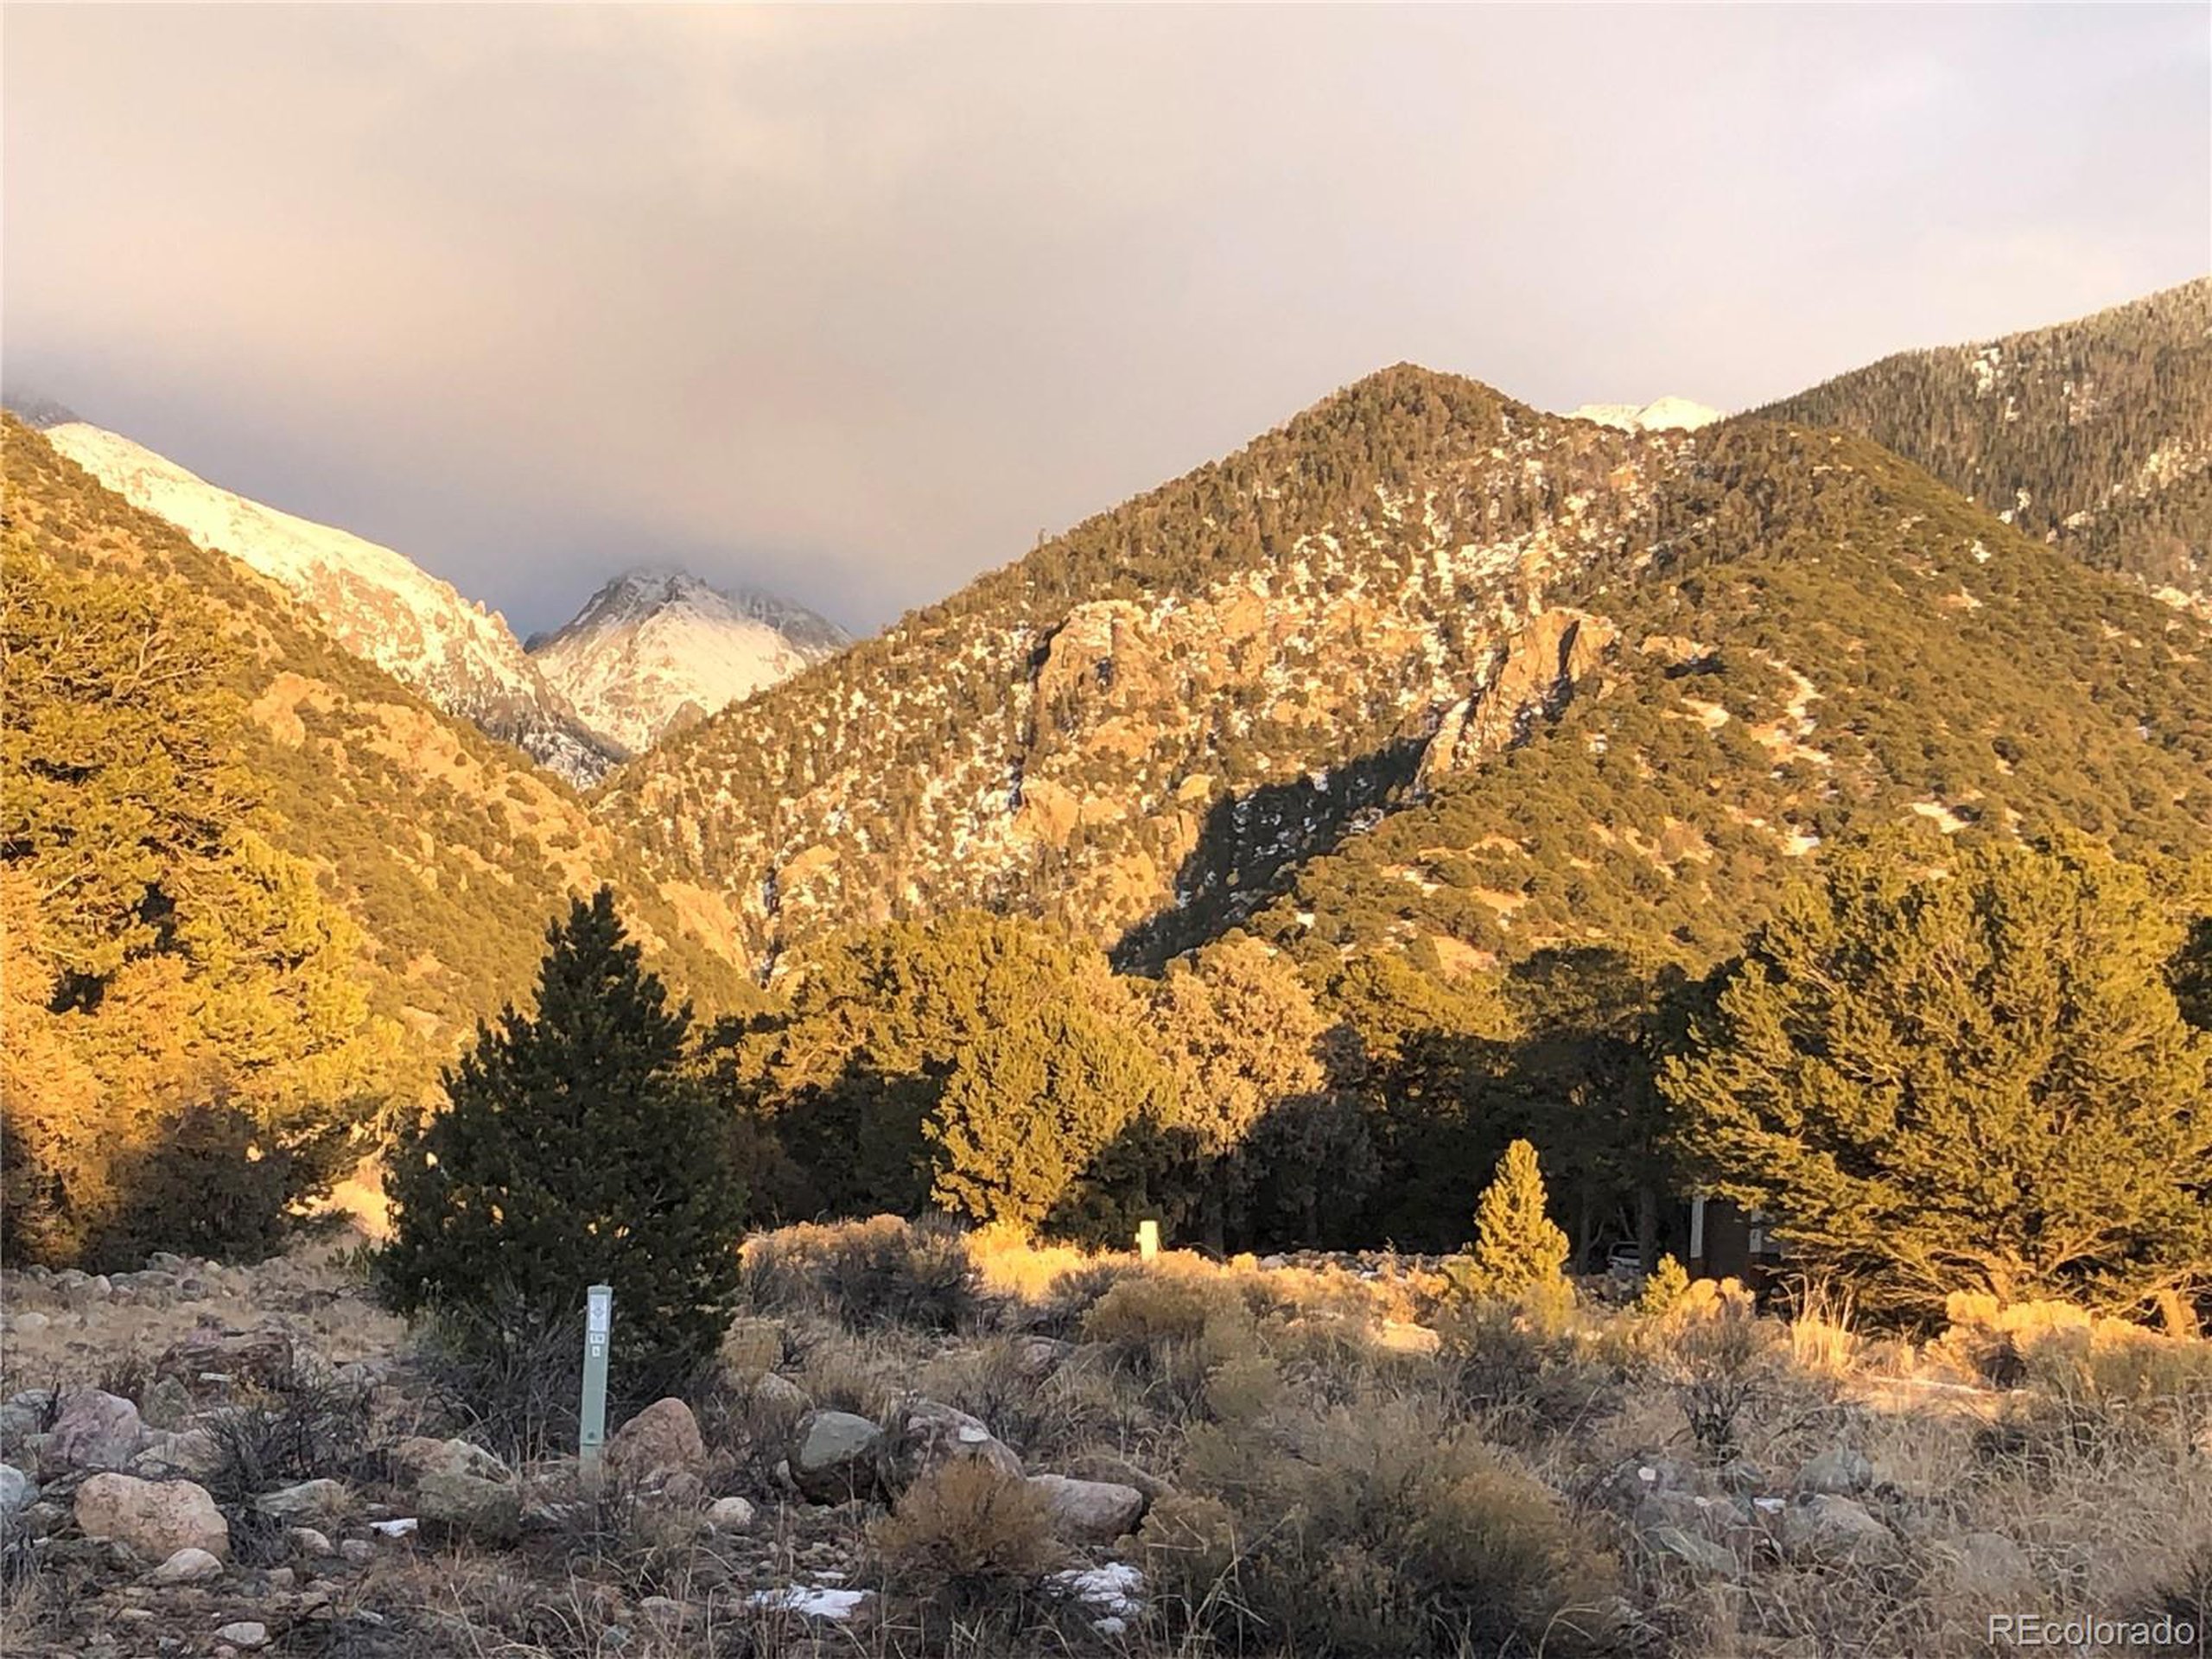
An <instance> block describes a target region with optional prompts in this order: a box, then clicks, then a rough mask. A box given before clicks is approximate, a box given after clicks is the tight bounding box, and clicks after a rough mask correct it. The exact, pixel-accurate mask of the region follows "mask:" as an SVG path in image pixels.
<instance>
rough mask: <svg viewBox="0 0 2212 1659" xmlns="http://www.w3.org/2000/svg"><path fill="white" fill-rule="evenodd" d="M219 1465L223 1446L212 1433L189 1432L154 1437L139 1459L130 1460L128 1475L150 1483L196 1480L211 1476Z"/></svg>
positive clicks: (205, 1430) (192, 1429) (208, 1431)
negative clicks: (180, 1478)
mask: <svg viewBox="0 0 2212 1659" xmlns="http://www.w3.org/2000/svg"><path fill="white" fill-rule="evenodd" d="M222 1462H223V1443H222V1441H221V1440H218V1439H217V1438H216V1436H215V1433H214V1431H213V1430H212V1429H206V1428H188V1429H186V1430H185V1431H184V1432H183V1433H181V1434H162V1433H156V1434H155V1435H153V1436H152V1437H151V1438H149V1440H148V1441H147V1443H146V1445H145V1446H144V1447H143V1449H141V1450H140V1452H139V1453H138V1455H137V1457H135V1458H133V1459H131V1460H130V1472H131V1473H132V1474H134V1475H143V1476H145V1477H146V1478H148V1479H149V1480H167V1479H169V1478H173V1477H175V1476H177V1475H182V1476H183V1477H185V1478H187V1479H188V1480H196V1479H198V1478H200V1477H201V1476H203V1475H212V1474H213V1473H214V1472H215V1471H216V1470H217V1469H219V1467H221V1466H222Z"/></svg>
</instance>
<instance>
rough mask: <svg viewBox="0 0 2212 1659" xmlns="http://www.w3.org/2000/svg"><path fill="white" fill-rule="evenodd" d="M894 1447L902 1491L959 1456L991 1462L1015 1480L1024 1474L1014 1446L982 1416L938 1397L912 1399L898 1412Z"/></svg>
mask: <svg viewBox="0 0 2212 1659" xmlns="http://www.w3.org/2000/svg"><path fill="white" fill-rule="evenodd" d="M898 1425H899V1427H898V1431H897V1434H896V1437H895V1439H894V1440H893V1445H892V1448H891V1471H892V1480H893V1484H894V1485H896V1486H897V1487H898V1488H899V1489H900V1490H901V1491H903V1490H904V1489H905V1488H906V1487H908V1486H911V1485H912V1484H914V1482H916V1481H917V1480H919V1479H920V1478H922V1477H923V1476H924V1475H925V1474H928V1473H929V1472H930V1471H931V1470H933V1469H937V1468H939V1467H941V1466H943V1465H945V1464H947V1463H950V1462H952V1461H954V1460H956V1459H963V1458H972V1459H976V1460H978V1461H980V1462H983V1463H988V1464H989V1465H991V1466H992V1467H993V1468H994V1469H996V1470H997V1471H999V1472H1000V1473H1001V1474H1003V1475H1006V1476H1008V1477H1010V1478H1013V1479H1014V1480H1020V1478H1021V1476H1022V1468H1021V1459H1020V1458H1019V1457H1017V1456H1016V1455H1015V1454H1014V1448H1013V1447H1011V1446H1007V1445H1006V1444H1004V1443H1003V1442H1002V1441H1001V1440H999V1439H998V1438H997V1437H996V1436H995V1435H994V1434H993V1433H991V1431H990V1430H989V1428H988V1427H986V1426H985V1425H984V1424H983V1422H982V1420H981V1419H979V1418H976V1417H971V1416H969V1414H967V1413H966V1412H964V1411H962V1410H960V1409H958V1408H957V1407H953V1406H948V1405H945V1404H944V1403H943V1402H939V1401H936V1400H924V1399H919V1398H917V1399H912V1400H909V1401H907V1402H906V1403H905V1404H904V1405H902V1406H901V1407H900V1408H899V1413H898Z"/></svg>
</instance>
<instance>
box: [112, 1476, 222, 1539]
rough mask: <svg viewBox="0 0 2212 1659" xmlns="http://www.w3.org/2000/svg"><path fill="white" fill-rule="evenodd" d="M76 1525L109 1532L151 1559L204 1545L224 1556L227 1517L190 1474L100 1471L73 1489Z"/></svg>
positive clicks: (205, 1489) (114, 1537)
mask: <svg viewBox="0 0 2212 1659" xmlns="http://www.w3.org/2000/svg"><path fill="white" fill-rule="evenodd" d="M76 1514H77V1525H78V1526H79V1528H80V1529H82V1530H83V1532H84V1534H85V1535H86V1537H88V1538H112V1539H114V1540H115V1541H117V1542H118V1543H121V1544H125V1545H128V1546H129V1547H130V1548H131V1549H133V1550H135V1551H137V1553H138V1554H141V1555H143V1556H146V1557H148V1558H149V1559H162V1558H166V1557H168V1556H170V1555H173V1554H175V1553H176V1552H177V1551H178V1550H180V1549H204V1550H206V1551H207V1553H208V1554H211V1555H213V1556H216V1557H218V1558H220V1559H227V1558H228V1557H229V1555H230V1553H231V1529H230V1523H229V1522H226V1521H225V1520H224V1519H223V1512H222V1511H221V1510H219V1509H217V1508H216V1507H215V1500H214V1499H213V1497H209V1496H208V1494H207V1488H206V1487H205V1486H196V1485H194V1484H193V1483H192V1482H190V1481H188V1480H165V1481H152V1480H139V1479H137V1478H134V1477H132V1476H130V1475H118V1474H112V1473H107V1474H98V1475H94V1476H93V1477H92V1478H91V1479H90V1480H88V1481H86V1483H85V1484H83V1485H81V1486H79V1488H78V1489H77V1505H76Z"/></svg>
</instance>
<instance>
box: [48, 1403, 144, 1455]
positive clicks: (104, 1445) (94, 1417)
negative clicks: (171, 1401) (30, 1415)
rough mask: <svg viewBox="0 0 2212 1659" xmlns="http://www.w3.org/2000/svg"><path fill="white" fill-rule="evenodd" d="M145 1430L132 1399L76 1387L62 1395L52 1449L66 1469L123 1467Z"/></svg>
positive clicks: (136, 1448)
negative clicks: (131, 1401) (130, 1400)
mask: <svg viewBox="0 0 2212 1659" xmlns="http://www.w3.org/2000/svg"><path fill="white" fill-rule="evenodd" d="M145 1432H146V1429H145V1425H144V1424H143V1423H141V1422H140V1421H138V1408H137V1407H136V1406H134V1405H132V1404H131V1403H130V1402H129V1401H128V1400H125V1399H124V1398H122V1397H121V1396H120V1395H112V1394H104V1393H102V1392H101V1391H100V1390H99V1389H72V1390H71V1391H70V1392H69V1393H68V1394H67V1395H66V1396H64V1398H63V1399H62V1402H61V1414H60V1416H59V1417H57V1418H55V1419H54V1440H53V1443H52V1445H51V1446H49V1447H48V1453H49V1455H50V1456H52V1457H53V1459H54V1461H55V1462H57V1463H58V1464H60V1465H61V1466H62V1467H63V1468H65V1469H120V1468H122V1467H123V1466H124V1465H125V1464H127V1463H129V1462H130V1459H131V1458H132V1457H133V1456H134V1455H136V1454H137V1450H138V1441H139V1440H140V1438H141V1437H142V1436H143V1434H144V1433H145Z"/></svg>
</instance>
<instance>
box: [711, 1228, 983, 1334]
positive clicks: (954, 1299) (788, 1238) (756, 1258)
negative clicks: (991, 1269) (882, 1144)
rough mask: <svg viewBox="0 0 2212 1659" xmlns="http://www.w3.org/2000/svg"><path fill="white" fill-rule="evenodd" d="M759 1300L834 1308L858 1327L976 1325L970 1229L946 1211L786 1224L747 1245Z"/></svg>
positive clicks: (778, 1305)
mask: <svg viewBox="0 0 2212 1659" xmlns="http://www.w3.org/2000/svg"><path fill="white" fill-rule="evenodd" d="M745 1284H746V1290H747V1294H748V1296H749V1297H750V1298H751V1300H753V1304H754V1305H755V1306H760V1307H766V1308H774V1309H780V1310H783V1311H786V1312H791V1311H799V1310H804V1311H810V1312H820V1313H828V1314H829V1315H830V1316H832V1317H833V1318H835V1319H836V1320H837V1322H838V1323H839V1324H841V1325H844V1326H845V1327H846V1328H847V1329H848V1330H851V1331H868V1330H874V1329H880V1328H883V1327H886V1326H893V1325H896V1326H903V1327H906V1328H908V1329H912V1330H917V1331H932V1332H950V1331H957V1330H960V1329H963V1328H965V1327H968V1326H970V1325H973V1324H974V1323H975V1322H976V1317H977V1313H978V1310H979V1306H980V1298H979V1296H978V1294H977V1287H976V1270H975V1268H974V1266H973V1264H972V1263H971V1262H970V1261H969V1255H968V1246H967V1239H966V1236H965V1235H964V1233H963V1231H962V1230H960V1229H959V1228H958V1227H957V1225H955V1224H952V1223H950V1222H949V1221H946V1220H944V1218H942V1217H923V1218H922V1219H920V1220H918V1221H904V1220H901V1219H900V1218H899V1217H897V1216H875V1217H870V1218H869V1219H868V1220H866V1221H848V1222H838V1223H834V1224H810V1225H802V1226H797V1227H786V1228H784V1229H782V1230H779V1231H778V1232H774V1233H771V1234H768V1235H766V1236H763V1237H760V1238H756V1239H753V1240H752V1241H751V1242H750V1243H747V1245H746V1247H745Z"/></svg>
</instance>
